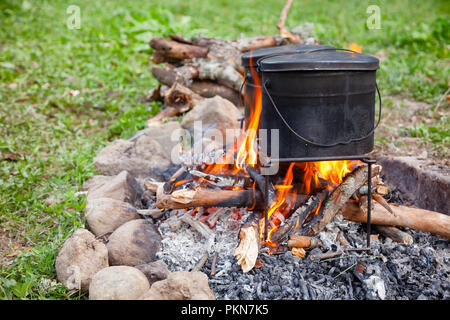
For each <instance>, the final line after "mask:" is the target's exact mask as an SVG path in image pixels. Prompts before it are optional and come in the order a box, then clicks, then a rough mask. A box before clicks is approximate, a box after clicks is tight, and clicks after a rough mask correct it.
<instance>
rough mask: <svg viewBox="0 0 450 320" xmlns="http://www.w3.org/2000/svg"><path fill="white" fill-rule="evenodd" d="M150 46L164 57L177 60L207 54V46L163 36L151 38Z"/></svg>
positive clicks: (201, 56) (200, 56) (202, 56)
mask: <svg viewBox="0 0 450 320" xmlns="http://www.w3.org/2000/svg"><path fill="white" fill-rule="evenodd" d="M150 46H151V47H152V48H153V49H155V50H156V51H158V52H160V53H162V54H163V55H164V56H166V57H169V58H175V59H179V60H185V59H193V58H205V57H206V56H207V54H208V49H207V48H204V47H200V46H196V45H191V44H186V43H181V42H178V41H174V40H168V39H165V38H153V39H151V40H150Z"/></svg>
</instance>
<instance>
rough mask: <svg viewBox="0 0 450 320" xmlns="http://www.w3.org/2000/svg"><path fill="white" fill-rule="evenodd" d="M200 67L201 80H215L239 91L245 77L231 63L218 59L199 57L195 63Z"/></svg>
mask: <svg viewBox="0 0 450 320" xmlns="http://www.w3.org/2000/svg"><path fill="white" fill-rule="evenodd" d="M193 64H194V65H195V66H196V67H197V68H198V77H199V79H201V80H213V81H217V82H218V83H219V84H222V85H225V86H227V87H229V88H232V89H234V90H236V91H239V90H240V89H241V86H242V82H243V81H244V77H243V76H242V75H241V74H240V73H239V72H238V71H237V70H236V69H235V68H234V67H233V66H232V65H230V64H226V63H223V62H220V61H217V60H209V59H197V60H195V62H194V63H193Z"/></svg>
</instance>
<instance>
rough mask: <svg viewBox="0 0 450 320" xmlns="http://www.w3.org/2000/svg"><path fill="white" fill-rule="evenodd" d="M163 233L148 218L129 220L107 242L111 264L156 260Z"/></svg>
mask: <svg viewBox="0 0 450 320" xmlns="http://www.w3.org/2000/svg"><path fill="white" fill-rule="evenodd" d="M160 247H161V235H160V234H159V232H158V230H157V229H156V227H155V226H154V225H153V224H152V223H151V222H148V221H147V220H144V219H137V220H132V221H129V222H127V223H125V224H123V225H122V226H120V227H119V228H117V229H116V231H114V232H113V233H112V234H111V236H110V237H109V242H108V244H107V248H108V257H109V264H110V265H112V266H120V265H125V266H137V265H140V264H145V263H149V262H152V261H155V260H156V252H158V251H159V249H160Z"/></svg>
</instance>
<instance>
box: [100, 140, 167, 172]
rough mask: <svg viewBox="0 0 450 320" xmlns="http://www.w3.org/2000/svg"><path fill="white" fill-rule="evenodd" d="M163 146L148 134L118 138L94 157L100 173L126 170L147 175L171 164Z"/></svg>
mask: <svg viewBox="0 0 450 320" xmlns="http://www.w3.org/2000/svg"><path fill="white" fill-rule="evenodd" d="M169 159H170V158H167V157H166V154H165V151H164V149H163V147H162V146H161V145H160V144H159V142H157V141H156V140H153V139H152V138H151V137H150V136H148V135H141V136H139V137H137V138H136V139H135V140H134V141H127V140H122V139H119V140H116V141H114V142H113V143H112V144H110V145H109V146H107V147H105V148H104V149H102V150H101V151H100V152H99V153H98V154H97V156H96V157H95V158H94V167H95V169H96V170H97V172H98V173H99V174H103V175H116V174H118V173H119V172H121V171H123V170H126V171H128V172H130V173H131V174H133V175H134V176H135V177H147V176H149V175H151V173H152V171H158V172H159V171H164V170H166V169H168V168H169V166H170V160H169Z"/></svg>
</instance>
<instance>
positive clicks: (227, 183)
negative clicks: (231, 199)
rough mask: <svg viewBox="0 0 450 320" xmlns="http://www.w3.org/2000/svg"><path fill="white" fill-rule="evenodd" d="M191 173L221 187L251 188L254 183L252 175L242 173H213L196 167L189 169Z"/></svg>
mask: <svg viewBox="0 0 450 320" xmlns="http://www.w3.org/2000/svg"><path fill="white" fill-rule="evenodd" d="M189 173H190V174H191V176H193V177H197V178H203V179H205V180H207V181H208V182H209V183H210V184H212V185H214V186H217V187H220V188H227V187H229V188H231V187H240V188H249V187H251V186H252V184H253V181H252V179H250V177H246V176H242V175H231V174H211V173H204V172H202V171H199V170H195V169H191V170H189Z"/></svg>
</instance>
